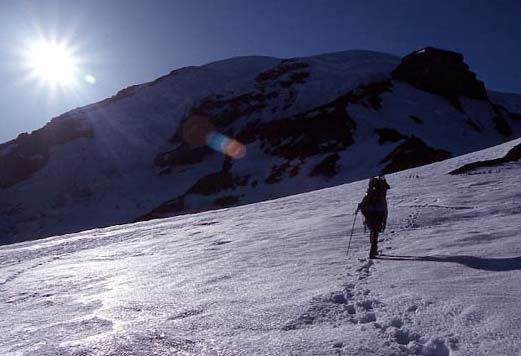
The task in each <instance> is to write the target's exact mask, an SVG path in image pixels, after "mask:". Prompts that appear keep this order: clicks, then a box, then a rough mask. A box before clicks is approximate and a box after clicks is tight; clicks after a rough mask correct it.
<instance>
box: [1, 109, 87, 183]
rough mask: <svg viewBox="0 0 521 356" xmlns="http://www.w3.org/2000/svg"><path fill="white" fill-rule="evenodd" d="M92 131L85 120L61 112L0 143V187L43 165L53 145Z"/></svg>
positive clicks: (27, 174) (28, 176) (28, 175)
mask: <svg viewBox="0 0 521 356" xmlns="http://www.w3.org/2000/svg"><path fill="white" fill-rule="evenodd" d="M92 135H93V131H92V129H91V128H90V126H89V125H87V123H86V121H85V120H83V119H81V118H77V117H70V116H61V117H59V118H55V119H53V120H51V122H49V123H48V124H47V125H45V126H44V127H42V128H41V129H39V130H36V131H33V132H32V133H30V134H27V133H24V134H20V135H19V136H18V137H17V138H16V139H14V140H12V141H9V142H7V143H4V144H3V145H0V188H9V187H12V186H14V185H15V184H17V183H19V182H21V181H24V180H26V179H29V178H31V176H32V175H33V174H34V173H36V172H38V171H39V170H40V169H42V168H43V167H45V165H46V164H47V162H48V160H49V152H50V150H51V148H52V147H54V146H56V145H61V144H65V143H68V142H70V141H73V140H75V139H78V138H81V137H92ZM3 150H4V153H1V152H2V151H3Z"/></svg>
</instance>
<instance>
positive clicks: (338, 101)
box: [0, 48, 521, 242]
mask: <svg viewBox="0 0 521 356" xmlns="http://www.w3.org/2000/svg"><path fill="white" fill-rule="evenodd" d="M520 107H521V96H519V95H515V94H501V93H496V92H493V93H492V92H491V93H489V92H487V91H486V89H485V86H484V84H483V83H482V82H481V81H479V80H478V79H476V76H475V74H474V73H472V72H471V71H470V70H469V68H468V66H467V65H466V64H465V63H464V61H463V57H462V56H461V55H459V54H457V53H454V52H448V51H442V50H437V49H433V48H426V49H423V50H420V51H417V52H414V53H412V54H411V55H409V56H406V57H404V58H398V57H395V56H391V55H388V54H383V53H377V52H368V51H347V52H340V53H331V54H324V55H320V56H314V57H308V58H293V59H277V58H270V57H241V58H233V59H229V60H224V61H220V62H215V63H211V64H208V65H204V66H201V67H188V68H182V69H179V70H175V71H173V72H172V73H170V74H169V75H166V76H164V77H162V78H159V79H157V80H155V81H154V82H151V83H146V84H142V85H137V86H134V87H130V88H127V89H124V90H122V91H121V92H119V93H118V94H117V95H115V96H114V97H112V98H110V99H107V100H104V101H102V102H99V103H96V104H92V105H89V106H86V107H83V108H79V109H76V110H73V111H71V112H68V113H66V114H64V115H62V116H60V117H58V118H55V119H53V120H52V121H51V122H50V123H49V124H47V125H46V126H45V127H43V128H42V129H40V130H37V131H34V132H32V133H30V134H22V135H20V136H19V137H18V138H16V139H15V140H12V141H9V142H7V143H5V144H2V145H0V194H1V199H0V238H1V240H2V242H12V241H19V240H22V239H28V238H35V237H43V236H49V235H53V234H63V233H66V232H74V231H80V230H83V229H87V228H94V227H101V226H108V225H113V224H120V223H127V222H131V221H136V220H146V219H151V218H157V217H165V216H171V215H177V214H183V213H190V212H197V211H204V210H208V209H215V208H219V207H228V206H233V205H240V204H246V203H252V202H258V201H263V200H266V199H272V198H276V197H281V196H287V195H291V194H296V193H300V192H305V191H311V190H315V189H319V188H323V187H328V186H334V185H338V184H341V183H345V182H352V181H356V180H359V179H362V178H365V177H368V176H370V175H374V174H377V173H380V172H384V173H390V172H395V171H398V170H402V169H407V168H411V167H416V166H419V165H422V164H427V163H431V162H435V161H439V160H443V159H446V158H449V157H453V156H457V155H460V154H464V153H468V152H472V151H476V150H478V149H482V148H485V147H490V146H493V145H495V144H498V143H500V142H504V141H505V140H507V139H512V138H515V137H519V136H520V135H521V109H520Z"/></svg>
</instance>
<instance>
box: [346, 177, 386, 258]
mask: <svg viewBox="0 0 521 356" xmlns="http://www.w3.org/2000/svg"><path fill="white" fill-rule="evenodd" d="M389 189H391V187H390V186H389V184H388V183H387V181H386V180H385V177H384V176H377V177H373V178H371V179H370V180H369V186H368V187H367V192H366V193H365V196H364V197H363V199H362V201H361V202H360V204H358V207H357V209H356V213H358V211H361V212H362V215H363V216H364V224H365V226H366V227H367V228H368V229H369V232H370V234H369V241H370V243H371V248H370V251H369V258H371V259H373V258H376V255H377V254H378V235H379V234H380V232H383V231H385V226H386V224H387V212H388V210H387V191H388V190H389ZM356 213H355V214H356Z"/></svg>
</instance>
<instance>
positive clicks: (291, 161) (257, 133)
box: [138, 61, 405, 220]
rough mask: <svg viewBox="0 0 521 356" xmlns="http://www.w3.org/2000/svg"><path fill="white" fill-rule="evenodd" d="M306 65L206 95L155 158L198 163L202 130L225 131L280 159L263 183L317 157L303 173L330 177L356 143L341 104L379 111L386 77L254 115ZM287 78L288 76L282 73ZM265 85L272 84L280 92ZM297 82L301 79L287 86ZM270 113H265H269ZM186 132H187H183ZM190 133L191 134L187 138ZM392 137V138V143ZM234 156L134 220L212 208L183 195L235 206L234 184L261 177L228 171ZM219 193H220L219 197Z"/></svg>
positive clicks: (162, 163) (285, 65)
mask: <svg viewBox="0 0 521 356" xmlns="http://www.w3.org/2000/svg"><path fill="white" fill-rule="evenodd" d="M306 67H307V64H305V63H301V62H297V61H282V63H281V64H279V65H278V66H277V67H275V68H272V69H270V70H268V71H266V72H263V73H260V74H259V75H258V76H257V79H256V81H257V82H258V83H259V82H261V83H263V84H264V85H265V86H264V87H262V88H259V89H258V91H256V92H249V93H245V94H240V95H232V96H224V95H216V96H214V97H209V98H205V99H203V100H202V101H201V102H200V103H199V104H198V105H196V106H195V107H194V108H193V109H192V110H191V111H190V114H189V116H187V117H186V118H185V119H184V120H183V122H182V123H181V125H180V126H179V128H178V129H177V132H176V133H175V134H174V135H173V136H172V138H171V139H170V142H171V143H172V144H174V145H177V147H176V148H174V149H173V150H170V151H167V152H164V153H161V154H159V155H158V156H156V159H155V161H154V163H155V165H156V166H157V167H159V168H161V169H162V171H161V172H162V173H164V174H170V173H172V170H171V168H174V167H175V166H179V165H191V164H197V163H200V162H202V161H204V159H206V158H207V157H208V156H210V155H212V154H217V153H213V151H211V150H210V149H208V148H207V146H199V144H200V143H201V142H200V141H204V140H201V137H200V136H201V135H203V136H204V134H207V133H208V132H210V131H217V132H223V133H225V134H226V135H229V136H231V137H233V138H234V139H236V140H238V141H239V142H241V143H243V144H245V145H247V144H252V143H254V142H256V143H258V144H259V146H260V148H261V151H262V153H263V154H265V155H267V156H273V157H276V158H279V159H282V162H281V161H280V160H278V161H277V162H278V163H275V164H273V166H272V167H271V169H270V170H269V171H267V172H265V175H264V176H259V177H257V178H258V179H260V180H261V181H263V182H264V183H266V184H277V183H279V182H281V181H283V180H285V179H291V178H293V177H296V176H298V175H300V174H303V172H302V169H301V167H302V165H303V164H304V163H306V162H307V161H308V160H317V161H318V157H323V155H326V156H325V157H324V158H321V161H318V163H317V164H316V165H315V166H314V167H313V168H312V170H311V172H305V173H304V174H308V175H309V176H311V177H322V178H325V179H329V178H332V177H334V176H335V175H336V174H337V173H338V172H339V170H340V168H341V167H339V165H338V160H339V159H340V156H339V152H342V151H343V150H345V149H346V148H347V147H349V146H350V145H352V144H353V143H354V138H353V135H354V131H355V130H356V122H355V121H354V120H353V119H352V118H351V117H350V116H349V114H348V112H347V111H346V107H347V106H348V105H349V104H351V103H353V104H354V103H356V104H360V105H362V106H364V107H366V108H370V109H372V110H375V111H378V110H380V108H381V99H380V95H381V94H382V93H384V92H387V91H390V90H391V82H390V81H384V82H376V83H372V84H370V85H366V86H361V87H359V88H357V89H356V90H354V91H350V92H348V93H347V94H345V95H342V96H339V97H338V98H337V99H335V100H334V101H332V102H330V103H328V104H325V105H322V106H319V107H316V108H314V109H312V110H309V111H305V112H302V113H298V114H295V115H291V116H288V117H283V118H279V119H274V120H266V119H265V118H263V119H258V118H257V117H256V116H251V115H253V114H255V115H257V114H259V113H262V114H265V113H266V112H265V111H263V110H264V109H265V108H266V107H267V106H268V104H269V105H270V107H271V106H272V103H270V102H269V101H270V100H272V99H275V98H280V97H285V96H286V95H287V93H288V91H287V87H286V86H285V85H284V84H281V83H282V82H281V80H286V79H287V78H288V77H289V78H291V77H292V74H294V73H299V72H295V70H300V69H302V68H306ZM281 78H286V79H281ZM268 83H272V84H274V85H275V86H276V87H278V88H279V89H278V90H277V91H275V90H274V88H272V87H270V86H269V85H268ZM296 84H298V81H296V82H294V83H292V85H296ZM268 115H269V114H268ZM191 121H194V122H195V125H194V126H196V127H198V128H199V129H200V131H201V132H197V133H193V132H192V130H190V129H188V130H187V129H186V127H191V126H192V124H191V123H190V122H191ZM187 131H189V132H190V134H187ZM188 137H189V138H188ZM403 138H405V136H403V135H400V134H398V137H397V138H395V137H393V139H395V140H397V139H403ZM187 141H189V142H196V145H195V146H197V147H192V145H190V144H188V143H187ZM393 142H394V141H393ZM233 164H234V161H233V159H231V158H225V159H224V161H223V164H222V168H221V170H220V171H218V172H213V173H209V174H207V175H206V176H203V177H201V178H200V179H199V180H198V181H197V182H196V183H195V184H194V185H193V186H192V187H191V188H189V189H188V190H187V191H186V192H185V193H184V194H182V195H180V196H178V197H176V198H174V199H172V200H170V201H167V202H165V203H163V204H162V205H160V206H159V207H157V208H156V209H154V210H152V211H151V212H150V213H148V214H146V215H144V216H141V217H139V218H138V220H148V219H153V218H160V217H164V216H169V215H178V214H184V213H193V212H199V211H202V210H208V209H210V208H212V207H211V206H207V207H205V208H193V207H190V206H188V204H187V203H186V202H185V198H186V196H187V195H193V194H195V195H202V196H210V195H211V196H216V199H215V200H214V206H216V207H228V206H232V205H237V204H240V200H241V196H239V195H233V199H231V198H229V197H230V196H231V195H230V193H231V192H233V191H234V190H235V189H236V188H238V187H244V186H246V185H250V186H251V187H252V188H255V187H256V186H257V184H258V180H254V181H252V182H250V177H249V176H244V177H237V176H234V175H233V173H232V170H231V167H232V166H233ZM223 194H224V195H223ZM220 195H222V196H220Z"/></svg>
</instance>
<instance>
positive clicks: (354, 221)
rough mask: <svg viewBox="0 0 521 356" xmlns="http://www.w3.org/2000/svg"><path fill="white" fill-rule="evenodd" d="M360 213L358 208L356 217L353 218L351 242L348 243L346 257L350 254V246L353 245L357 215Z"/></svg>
mask: <svg viewBox="0 0 521 356" xmlns="http://www.w3.org/2000/svg"><path fill="white" fill-rule="evenodd" d="M357 215H358V209H357V210H356V212H355V218H354V219H353V227H352V228H351V236H349V243H348V244H347V251H346V257H347V256H348V255H349V248H350V247H351V239H352V238H353V232H355V223H356V216H357Z"/></svg>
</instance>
